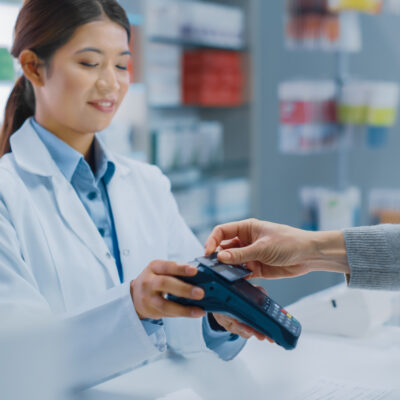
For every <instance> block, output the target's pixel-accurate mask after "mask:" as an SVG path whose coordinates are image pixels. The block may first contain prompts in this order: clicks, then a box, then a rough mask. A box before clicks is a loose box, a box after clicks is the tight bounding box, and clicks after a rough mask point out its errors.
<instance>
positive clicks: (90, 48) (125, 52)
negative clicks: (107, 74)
mask: <svg viewBox="0 0 400 400" xmlns="http://www.w3.org/2000/svg"><path fill="white" fill-rule="evenodd" d="M89 51H91V52H94V53H98V54H104V52H103V51H101V50H100V49H97V48H96V47H85V48H84V49H81V50H78V51H77V52H76V53H75V54H80V53H86V52H89ZM124 55H129V56H131V55H132V53H131V52H130V51H129V50H126V51H122V52H121V53H120V56H124Z"/></svg>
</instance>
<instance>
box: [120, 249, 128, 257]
mask: <svg viewBox="0 0 400 400" xmlns="http://www.w3.org/2000/svg"><path fill="white" fill-rule="evenodd" d="M129 254H130V251H129V249H124V250H122V255H123V256H125V257H128V256H129Z"/></svg>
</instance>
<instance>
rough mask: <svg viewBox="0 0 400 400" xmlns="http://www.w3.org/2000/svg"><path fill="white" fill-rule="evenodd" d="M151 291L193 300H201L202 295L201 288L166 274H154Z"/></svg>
mask: <svg viewBox="0 0 400 400" xmlns="http://www.w3.org/2000/svg"><path fill="white" fill-rule="evenodd" d="M153 291H156V292H159V293H169V294H172V295H174V296H177V297H185V298H187V299H193V300H201V299H202V298H203V297H204V290H203V289H201V288H199V287H196V286H193V285H190V284H189V283H185V282H182V281H181V280H179V279H177V278H174V277H171V276H166V275H159V276H157V275H156V276H154V278H153Z"/></svg>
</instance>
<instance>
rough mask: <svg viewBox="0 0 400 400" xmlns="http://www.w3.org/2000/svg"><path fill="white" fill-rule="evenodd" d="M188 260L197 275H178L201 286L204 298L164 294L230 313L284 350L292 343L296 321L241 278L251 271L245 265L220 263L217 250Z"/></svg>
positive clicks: (295, 337)
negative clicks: (193, 298) (205, 255)
mask: <svg viewBox="0 0 400 400" xmlns="http://www.w3.org/2000/svg"><path fill="white" fill-rule="evenodd" d="M189 264H190V265H194V266H195V267H197V270H198V272H197V275H195V276H193V277H179V279H182V280H183V281H185V282H188V283H190V284H192V285H196V286H199V287H201V288H203V289H204V292H205V296H204V298H203V299H202V300H191V299H186V298H182V297H176V296H173V295H167V298H168V299H169V300H172V301H175V302H177V303H179V304H182V305H191V306H197V307H200V308H202V309H203V310H205V311H207V312H218V313H222V314H227V315H230V316H232V317H233V318H236V319H238V320H239V321H241V322H243V323H245V324H247V325H249V326H251V327H252V328H254V329H255V330H257V331H258V332H260V333H262V334H264V335H266V336H268V337H270V338H271V339H273V340H274V341H275V342H276V343H277V344H279V345H280V346H282V347H283V348H285V349H286V350H291V349H294V348H295V347H296V344H297V340H298V339H299V336H300V333H301V325H300V323H299V322H298V321H297V320H296V319H295V318H294V317H293V316H292V315H290V314H289V313H288V312H287V311H286V310H285V309H284V308H283V307H281V306H280V305H279V304H278V303H276V302H275V301H273V300H272V299H271V298H270V297H269V296H267V295H266V294H264V293H263V292H262V291H261V290H259V289H257V288H256V287H255V286H253V285H252V284H251V283H249V282H248V281H247V280H245V279H244V278H245V277H247V276H249V275H250V274H251V271H250V270H248V269H247V268H246V267H245V266H243V265H229V264H222V263H221V262H219V261H218V258H217V253H214V254H212V255H210V256H208V257H199V258H196V259H195V260H194V261H193V262H190V263H189Z"/></svg>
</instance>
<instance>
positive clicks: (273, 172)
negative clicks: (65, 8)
mask: <svg viewBox="0 0 400 400" xmlns="http://www.w3.org/2000/svg"><path fill="white" fill-rule="evenodd" d="M21 3H22V1H18V0H16V1H10V0H0V123H1V120H2V118H3V109H4V106H5V102H6V100H7V97H8V94H9V92H10V90H11V88H12V86H13V81H14V80H15V79H16V77H17V76H18V74H19V73H20V70H19V67H18V65H17V64H16V62H15V61H14V60H13V59H12V58H11V56H10V54H9V49H10V47H11V43H12V30H13V26H14V23H15V18H16V16H17V13H18V10H19V8H20V5H21ZM120 3H121V4H122V5H123V6H124V7H125V9H126V11H127V12H128V14H129V18H130V22H131V25H132V33H133V40H132V43H131V46H132V49H133V54H134V57H133V60H132V65H131V70H130V71H131V82H132V84H131V86H130V90H129V93H128V95H127V98H126V100H125V102H124V104H123V106H122V107H121V109H120V110H119V112H118V114H117V116H116V118H115V119H114V122H113V123H112V125H111V126H110V127H109V129H107V132H102V133H101V135H102V136H103V138H104V140H105V142H106V143H107V145H108V146H109V147H110V148H111V149H113V150H114V151H116V152H119V153H121V154H124V155H126V156H128V157H134V158H136V159H140V160H144V161H147V162H150V163H154V164H156V165H158V166H159V167H160V168H161V169H162V170H163V172H164V173H165V174H166V175H167V176H168V177H169V178H170V180H171V183H172V189H173V192H174V195H175V197H176V200H177V202H178V205H179V208H180V211H181V213H182V215H183V217H184V218H185V220H186V221H187V223H188V224H189V226H190V227H191V228H192V230H193V231H194V232H195V234H196V235H197V236H198V237H199V239H200V241H201V242H204V241H205V239H206V238H207V236H208V234H209V233H210V231H211V230H212V228H213V227H214V226H215V225H216V224H219V223H224V222H228V221H232V220H238V219H244V218H248V217H256V218H261V219H266V220H270V221H274V222H279V223H285V224H290V225H294V226H297V227H302V228H304V229H312V230H328V229H342V228H345V227H350V226H357V225H366V224H376V223H380V222H394V223H397V222H399V221H400V178H399V177H398V175H399V172H400V157H399V155H398V154H399V150H400V135H399V132H398V131H399V125H398V122H397V121H398V118H397V110H398V95H399V93H398V84H399V82H400V45H399V44H398V43H397V42H398V40H397V38H398V37H399V36H398V35H399V34H400V24H399V21H400V1H399V0H385V1H380V0H288V1H284V0H273V1H267V0H213V1H210V0H207V1H198V0H194V1H192V0H121V1H120ZM341 280H343V277H341V276H337V275H333V274H327V273H314V274H310V275H308V276H305V277H301V278H297V279H292V280H286V281H268V282H262V284H263V286H265V287H266V288H267V290H268V292H269V294H270V295H271V296H272V297H274V298H275V299H276V300H277V301H278V302H280V303H282V304H283V305H286V304H288V303H291V302H293V301H295V300H297V299H298V298H300V297H302V296H304V295H307V294H310V293H313V292H315V291H317V290H320V289H323V288H326V287H329V286H332V285H334V284H336V283H338V282H340V281H341Z"/></svg>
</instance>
